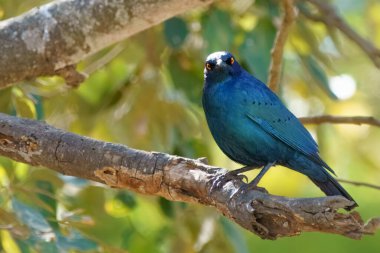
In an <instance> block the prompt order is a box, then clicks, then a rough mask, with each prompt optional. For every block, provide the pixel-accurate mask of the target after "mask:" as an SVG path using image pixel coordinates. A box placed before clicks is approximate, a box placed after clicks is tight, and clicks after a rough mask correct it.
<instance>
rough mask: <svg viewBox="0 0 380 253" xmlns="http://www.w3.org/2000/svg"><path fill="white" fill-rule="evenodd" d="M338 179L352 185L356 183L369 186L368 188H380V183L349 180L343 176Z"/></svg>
mask: <svg viewBox="0 0 380 253" xmlns="http://www.w3.org/2000/svg"><path fill="white" fill-rule="evenodd" d="M336 180H337V181H339V182H342V183H346V184H352V185H355V186H365V187H368V188H372V189H376V190H380V186H379V185H375V184H369V183H365V182H358V181H352V180H347V179H342V178H337V179H336Z"/></svg>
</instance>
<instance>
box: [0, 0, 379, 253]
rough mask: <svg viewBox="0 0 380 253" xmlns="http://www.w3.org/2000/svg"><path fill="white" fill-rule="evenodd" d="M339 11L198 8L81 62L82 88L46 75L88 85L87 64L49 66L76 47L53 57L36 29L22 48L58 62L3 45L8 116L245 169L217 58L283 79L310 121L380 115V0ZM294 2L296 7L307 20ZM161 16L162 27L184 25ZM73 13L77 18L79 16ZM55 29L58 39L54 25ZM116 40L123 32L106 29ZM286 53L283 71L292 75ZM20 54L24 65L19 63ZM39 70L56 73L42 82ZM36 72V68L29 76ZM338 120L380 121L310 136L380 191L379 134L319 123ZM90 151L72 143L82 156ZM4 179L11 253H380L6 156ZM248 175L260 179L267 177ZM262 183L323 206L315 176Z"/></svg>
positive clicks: (339, 167)
mask: <svg viewBox="0 0 380 253" xmlns="http://www.w3.org/2000/svg"><path fill="white" fill-rule="evenodd" d="M44 2H46V1H27V2H25V1H18V0H12V1H10V0H3V1H0V18H2V19H7V18H10V17H13V16H17V15H19V14H21V13H23V12H24V11H26V10H29V9H30V8H32V7H34V6H38V5H41V4H43V3H44ZM78 2H80V1H78ZM157 2H159V1H157ZM162 2H164V1H162ZM169 2H170V1H169ZM189 2H192V1H189ZM194 2H196V1H194ZM331 4H332V5H330V4H327V3H325V2H324V1H317V0H309V1H297V2H295V3H292V2H291V1H264V0H263V1H261V0H260V1H255V2H254V3H253V1H249V0H248V1H247V0H239V1H231V2H227V1H220V2H217V3H213V4H212V5H210V6H208V7H203V8H200V9H199V8H198V9H194V10H188V11H186V12H185V13H184V14H183V15H181V16H178V17H175V18H171V19H169V20H167V21H165V22H164V23H162V24H160V25H158V26H154V27H151V28H149V29H148V30H146V31H144V32H140V33H138V34H136V35H135V36H133V37H132V38H129V39H128V40H126V41H123V42H120V43H118V44H116V45H112V46H110V47H108V48H106V49H103V50H101V51H100V52H98V53H96V54H94V55H91V56H90V57H88V58H86V60H84V61H81V62H80V63H79V64H78V66H77V69H78V71H79V72H81V73H84V74H85V75H88V78H87V79H86V80H85V81H84V82H83V83H82V84H80V86H79V87H78V88H77V89H73V88H71V87H70V86H68V85H66V84H65V81H64V80H62V79H61V78H59V77H38V76H39V75H42V74H44V75H53V74H58V75H61V76H62V77H64V78H66V82H67V83H68V84H71V85H78V84H79V83H78V82H80V81H81V78H82V75H80V74H78V73H77V72H75V70H74V68H72V67H70V66H71V64H75V63H77V61H79V59H78V58H77V59H73V58H72V57H68V58H63V57H62V58H61V60H62V59H64V61H63V62H64V64H62V65H61V66H60V67H65V68H63V70H62V69H61V70H60V71H56V70H57V69H55V68H54V67H53V68H51V65H49V64H52V63H54V64H55V63H56V62H55V61H54V60H56V58H54V56H60V54H59V53H62V54H64V53H65V51H64V45H60V47H53V48H49V45H47V46H46V47H44V48H41V47H39V46H40V45H42V44H40V43H39V42H40V41H38V40H37V41H35V39H36V37H35V36H34V35H36V33H23V35H24V36H22V35H20V36H19V38H21V39H24V40H25V41H28V42H29V43H30V44H25V45H24V47H25V48H26V49H33V50H35V53H36V54H38V53H39V51H41V52H42V53H44V52H46V51H45V50H52V51H49V52H53V53H52V54H46V53H45V54H44V57H47V58H41V61H42V62H43V61H44V60H45V62H47V65H41V64H36V69H34V68H28V67H25V68H22V66H24V64H29V63H30V62H29V60H30V58H29V56H30V55H29V54H25V55H24V54H21V55H22V57H21V61H20V63H19V62H16V63H17V64H19V65H17V64H16V66H14V65H12V62H13V61H10V60H9V59H10V58H9V55H7V52H9V51H10V49H9V48H8V50H7V49H6V48H5V46H6V45H8V44H7V42H9V41H6V40H4V39H3V40H1V39H0V42H1V43H0V48H1V49H2V56H1V58H0V59H1V61H0V66H2V70H0V73H1V74H0V76H1V77H2V78H1V79H2V80H0V83H1V86H3V87H4V86H5V85H9V84H10V83H9V82H8V81H9V80H12V81H21V82H20V83H18V84H16V85H13V86H9V87H8V88H5V89H2V90H1V91H0V110H1V111H2V112H4V113H7V114H11V115H17V116H19V117H27V118H32V119H38V120H44V121H46V122H48V123H49V124H50V125H53V126H55V127H58V128H62V129H65V130H67V131H70V132H75V133H77V134H80V135H85V136H91V137H93V138H96V139H99V140H104V141H109V142H114V143H123V144H126V145H128V146H130V147H133V148H137V149H142V150H155V151H160V152H164V153H168V154H175V155H180V156H184V157H190V158H198V157H207V158H208V159H209V163H210V164H213V165H216V166H220V167H226V168H237V167H239V165H237V164H234V163H232V162H231V161H229V160H228V159H227V158H226V157H225V156H224V155H223V154H222V153H221V152H220V150H219V149H218V148H217V147H216V145H215V143H214V141H213V140H212V138H211V136H210V134H209V131H208V129H207V126H206V123H205V119H204V116H203V112H202V109H201V104H200V102H201V100H200V95H201V91H202V85H203V73H202V72H203V60H204V58H205V56H206V55H207V54H208V53H210V52H212V51H216V50H224V49H228V50H230V51H232V52H233V53H234V54H235V56H236V57H237V59H238V60H239V62H241V63H242V64H243V65H244V66H245V67H246V68H247V69H248V70H250V72H252V73H253V74H255V75H256V76H257V77H258V78H260V79H261V80H262V81H265V82H268V81H269V83H270V84H271V87H272V88H273V89H276V90H278V94H279V95H280V97H281V98H282V99H283V100H284V102H285V103H286V104H287V105H288V106H289V108H290V109H291V110H292V111H293V112H294V113H295V114H296V115H297V116H315V115H323V114H334V115H341V116H356V115H361V116H370V115H372V116H379V114H380V112H379V106H378V99H379V96H380V90H379V85H377V83H378V80H379V78H380V75H379V71H378V69H377V68H376V67H379V65H380V64H379V61H380V60H379V59H380V57H379V51H378V50H377V49H376V47H375V46H374V45H379V43H380V22H379V18H378V14H377V13H378V12H379V11H380V3H379V2H378V1H371V0H367V1H332V2H331ZM292 5H293V7H296V8H295V10H296V11H295V13H293V11H294V8H292ZM163 6H164V5H163ZM194 6H196V4H194ZM331 6H335V7H336V8H337V10H335V9H333V8H331ZM41 10H42V11H43V10H44V9H43V8H42V9H40V11H41ZM184 10H185V9H184ZM184 10H183V11H184ZM156 12H160V10H156ZM168 13H169V11H168ZM284 13H285V15H284ZM93 14H96V13H93ZM124 14H125V13H124ZM132 14H133V13H132ZM174 14H177V13H176V12H173V15H174ZM127 15H130V13H127ZM160 15H161V14H160ZM160 15H157V17H159V18H161V17H162V19H166V18H169V17H170V15H169V14H168V16H165V15H162V16H160ZM132 16H133V15H132ZM67 17H68V18H66V19H68V20H75V16H74V15H71V16H70V15H68V16H67ZM95 17H97V16H96V15H94V18H95ZM123 17H124V16H123ZM157 17H153V20H148V21H147V24H149V25H147V24H145V23H143V25H145V26H146V27H145V28H148V27H150V26H152V24H155V23H158V22H160V21H159V20H157V19H154V18H157ZM89 19H90V20H91V18H89ZM8 22H9V21H8ZM102 22H103V23H102ZM106 23H107V20H100V24H106ZM3 24H6V23H2V24H0V29H1V30H0V34H2V35H4V34H6V29H5V28H6V27H5V25H3ZM46 24H48V25H47V26H45V27H47V29H50V28H51V24H52V23H46ZM30 25H33V23H30V24H29V26H30ZM119 25H120V24H119ZM143 25H142V26H143ZM37 27H38V26H36V28H37ZM83 27H86V26H84V25H83ZM101 28H102V27H101V25H99V29H101ZM141 29H142V28H141ZM141 29H140V28H138V29H136V30H135V32H138V31H139V30H141ZM13 31H14V30H13ZM65 31H67V32H68V31H70V30H65ZM277 31H282V33H277ZM1 32H3V33H1ZM106 32H109V31H107V30H104V31H103V33H106ZM276 33H277V37H276ZM99 34H100V35H99ZM99 34H95V38H98V37H96V36H100V37H101V34H102V33H99ZM43 35H44V34H42V37H43ZM90 35H91V36H93V35H94V34H90ZM364 37H365V38H366V39H364ZM0 38H4V37H1V36H0ZM37 38H38V37H37ZM33 39H34V41H33ZM66 39H67V38H66ZM118 39H121V38H118ZM95 41H97V40H95ZM275 41H276V43H274V42H275ZM36 42H38V43H36ZM66 42H67V40H66ZM285 42H286V44H284V43H285ZM107 43H109V42H105V43H104V45H106V44H107ZM273 44H276V45H277V47H275V50H273V51H272V52H273V53H272V60H273V61H272V66H271V49H272V47H273ZM28 45H29V48H28ZM283 46H285V47H284V48H283ZM21 48H22V47H21V46H20V48H18V49H19V50H21ZM57 48H58V49H60V50H58V49H57ZM53 49H54V50H53ZM90 49H93V48H90ZM99 49H100V48H96V50H99ZM281 51H283V61H282V67H281V68H279V66H281V59H282V57H281V55H282V52H281ZM89 52H91V50H86V48H84V49H83V50H81V51H80V53H82V56H84V55H86V54H88V53H89ZM71 54H72V53H71ZM72 55H73V54H72ZM12 57H15V58H14V59H16V58H17V55H16V54H12ZM46 59H49V60H51V61H46ZM12 66H13V68H12ZM17 66H19V68H17ZM25 66H27V65H25ZM56 66H57V65H55V67H56ZM58 66H59V65H58ZM67 66H69V67H67ZM270 66H271V67H270ZM8 68H9V69H8ZM38 68H43V70H41V71H40V72H38V71H39V70H38ZM5 69H6V70H7V71H4V70H5ZM12 69H13V70H14V69H17V70H18V71H19V73H18V75H14V76H12V78H13V79H11V78H10V76H11V74H12ZM31 69H33V71H34V70H35V72H28V73H27V74H25V72H23V71H24V70H25V71H26V70H28V71H30V70H31ZM269 69H270V71H269ZM4 72H6V73H4ZM268 72H269V73H271V75H270V80H268ZM37 77H38V78H37ZM73 77H74V78H73ZM7 78H8V79H7ZM17 78H19V79H17ZM7 80H8V81H7ZM22 80H23V81H22ZM4 118H5V116H2V119H4ZM363 120H364V121H363ZM324 121H327V122H329V121H332V122H342V121H348V122H350V121H351V122H356V123H360V122H364V123H369V124H372V125H376V124H377V125H379V123H378V121H376V120H374V119H372V118H364V119H363V118H352V117H349V118H343V119H342V118H336V117H333V118H331V117H322V118H307V119H305V122H309V123H317V125H310V128H309V129H310V130H311V131H312V133H313V134H314V135H315V137H316V139H317V140H318V143H319V145H320V147H321V153H322V157H324V158H325V160H326V161H327V162H328V163H329V164H330V165H331V166H332V167H333V168H334V169H335V171H336V172H337V174H338V175H339V176H340V177H341V178H344V179H351V180H358V181H364V182H368V183H372V184H378V182H379V178H380V175H379V171H380V170H379V165H378V164H379V163H380V160H379V156H378V142H379V137H380V136H379V135H380V132H379V129H377V128H375V127H371V126H352V125H319V123H323V122H324ZM21 123H23V122H21ZM21 125H22V124H21ZM31 125H32V124H31ZM15 126H16V124H15ZM0 140H2V142H1V145H3V146H5V145H6V144H8V143H7V142H6V141H4V140H3V139H2V135H1V133H0ZM25 143H26V144H27V146H28V147H30V148H31V149H33V141H31V140H29V139H27V140H25ZM28 143H32V144H28ZM76 148H77V147H75V146H73V147H72V149H73V150H74V151H76ZM78 151H79V150H78ZM2 154H3V153H2ZM18 160H20V159H18ZM21 160H22V159H21ZM24 160H25V158H24ZM0 173H1V180H0V182H1V185H2V188H1V189H2V194H1V197H0V203H1V209H0V220H1V229H2V230H1V234H0V235H1V247H2V250H3V251H4V252H68V251H88V252H127V251H128V252H220V251H223V252H234V251H235V252H251V251H253V250H257V251H259V250H265V251H267V252H271V251H273V252H276V251H278V250H279V249H281V250H283V251H284V250H285V251H292V252H297V251H301V250H302V251H304V250H305V248H307V249H308V251H310V252H313V251H315V252H317V251H318V252H320V251H321V250H329V251H332V250H334V251H335V252H356V251H358V250H359V249H360V250H363V251H366V252H371V251H375V250H377V249H378V240H379V235H376V236H373V237H366V238H365V239H364V240H362V241H360V242H357V241H353V240H348V239H346V238H344V237H337V236H332V235H327V234H319V233H318V234H317V233H309V234H303V235H302V236H299V237H294V238H286V239H282V240H279V241H276V242H268V241H263V240H261V239H260V238H259V237H256V236H254V235H252V233H249V232H247V231H245V230H243V229H241V228H240V227H238V226H236V225H235V224H234V223H232V222H231V221H229V220H228V219H226V218H224V217H222V216H219V215H218V214H217V213H216V212H215V210H214V209H210V208H205V207H201V206H199V205H192V204H184V203H177V202H170V201H168V200H166V199H165V198H160V197H147V196H141V195H135V194H133V193H131V192H129V191H124V190H120V189H117V190H114V189H109V188H108V187H104V186H103V185H101V184H98V183H94V182H92V181H87V180H84V179H80V178H73V177H68V176H62V175H61V174H58V173H55V172H53V171H51V170H47V169H42V168H40V167H33V166H29V165H26V164H24V163H18V162H15V161H13V160H10V159H9V158H6V157H0ZM248 176H249V177H250V178H252V177H254V174H253V173H252V174H249V175H248ZM87 178H88V177H87ZM261 185H262V186H265V188H266V189H267V190H268V191H269V192H270V193H272V194H277V195H282V196H293V197H294V196H297V197H311V196H322V193H321V192H320V191H319V190H318V189H317V188H316V187H314V186H313V184H312V183H311V182H310V181H309V180H308V179H307V178H305V177H304V176H302V175H300V174H297V173H295V172H292V171H290V170H288V169H285V168H276V169H275V170H271V171H270V172H269V173H268V175H266V176H265V178H264V179H263V181H262V182H261ZM345 188H347V190H348V191H349V192H350V193H352V195H353V196H354V197H355V199H357V201H358V203H359V205H360V206H359V208H358V209H357V211H358V212H360V213H361V214H362V216H363V218H366V219H367V218H369V217H371V216H374V215H378V214H379V213H380V206H379V203H380V201H379V200H378V199H377V198H376V196H377V194H378V193H377V192H376V191H375V190H374V189H371V188H365V187H355V186H352V185H345Z"/></svg>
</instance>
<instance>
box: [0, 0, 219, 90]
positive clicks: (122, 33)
mask: <svg viewBox="0 0 380 253" xmlns="http://www.w3.org/2000/svg"><path fill="white" fill-rule="evenodd" d="M211 2H212V0H144V1H139V0H108V1H104V0H61V1H54V2H51V3H49V4H46V5H43V6H41V7H38V8H34V9H32V10H30V11H29V12H27V13H25V14H23V15H21V16H18V17H16V18H11V19H8V20H5V21H2V22H0V52H2V54H1V58H0V88H3V87H6V86H9V85H11V83H14V82H19V81H22V80H25V79H31V78H35V77H38V76H51V75H55V74H57V71H58V70H60V69H64V68H67V67H70V66H72V65H75V64H76V63H78V62H79V61H80V60H82V59H84V58H86V57H87V56H89V55H91V54H93V53H95V52H97V51H99V50H101V49H103V48H105V47H107V46H109V45H111V44H114V43H116V42H118V41H121V40H123V39H125V38H128V37H130V36H131V35H133V34H136V33H138V32H140V31H142V30H145V29H147V28H149V27H151V26H154V25H156V24H159V23H161V22H162V21H164V20H166V19H168V18H170V17H173V16H175V15H178V14H181V13H183V12H184V11H187V10H190V9H193V8H196V7H200V6H205V5H207V4H209V3H211ZM65 72H66V71H64V73H65ZM73 73H74V72H73V71H71V75H69V79H68V80H67V82H68V84H70V85H72V86H76V85H78V84H79V83H80V82H82V81H83V79H84V77H83V76H82V77H79V76H80V74H79V73H75V74H73ZM58 74H59V73H58ZM66 76H67V75H62V77H64V78H65V77H66ZM72 76H76V78H74V79H72V78H71V79H70V77H72Z"/></svg>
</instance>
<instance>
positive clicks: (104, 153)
mask: <svg viewBox="0 0 380 253" xmlns="http://www.w3.org/2000/svg"><path fill="white" fill-rule="evenodd" d="M0 155H3V156H6V157H9V158H11V159H13V160H16V161H20V162H24V163H27V164H31V165H35V166H44V167H47V168H49V169H53V170H55V171H57V172H60V173H62V174H66V175H71V176H76V177H80V178H86V179H90V180H94V181H97V182H101V183H104V184H107V185H109V186H111V187H116V188H125V189H129V190H131V191H134V192H138V193H142V194H148V195H156V196H162V197H164V198H167V199H169V200H172V201H183V202H190V203H200V204H203V205H208V206H214V207H215V208H216V209H217V210H218V211H219V212H221V213H222V214H223V215H225V216H226V217H228V218H230V219H231V220H233V221H235V222H236V223H237V224H239V225H240V226H242V227H244V228H246V229H248V230H250V231H252V232H253V233H255V234H257V235H258V236H260V237H261V238H263V239H276V238H278V237H284V236H294V235H298V234H300V233H301V232H308V231H319V232H325V233H334V234H340V235H343V236H346V237H349V238H353V239H359V238H361V237H362V235H364V234H372V233H374V232H375V231H376V230H377V229H378V228H379V227H380V219H379V218H377V219H372V220H371V221H369V222H368V223H367V225H366V224H364V223H363V221H362V220H361V218H360V215H359V214H358V213H356V212H351V213H339V212H337V210H338V209H341V208H344V207H347V206H350V205H351V204H352V203H351V202H350V201H349V200H347V199H345V198H343V197H340V196H334V197H323V198H307V199H306V198H298V199H297V198H285V197H280V196H274V195H270V194H268V193H266V192H263V191H258V190H248V191H245V192H242V191H240V190H239V188H240V187H241V186H242V185H243V184H244V182H242V181H241V180H240V179H238V178H237V179H236V180H233V181H230V182H227V183H226V184H224V185H223V186H222V187H220V188H216V189H213V190H211V186H212V184H213V182H214V181H215V180H216V179H217V178H218V177H219V176H220V175H223V174H224V173H225V172H226V170H224V169H221V168H216V167H212V166H208V165H206V164H204V163H203V162H204V160H201V159H198V160H193V159H188V158H184V157H178V156H172V155H168V154H164V153H159V152H146V151H141V150H136V149H132V148H129V147H127V146H124V145H119V144H112V143H107V142H102V141H98V140H94V139H90V138H87V137H83V136H79V135H76V134H73V133H69V132H65V131H63V130H60V129H57V128H54V127H52V126H49V125H47V124H45V123H43V122H39V121H34V120H28V119H20V118H17V117H13V116H8V115H5V114H0Z"/></svg>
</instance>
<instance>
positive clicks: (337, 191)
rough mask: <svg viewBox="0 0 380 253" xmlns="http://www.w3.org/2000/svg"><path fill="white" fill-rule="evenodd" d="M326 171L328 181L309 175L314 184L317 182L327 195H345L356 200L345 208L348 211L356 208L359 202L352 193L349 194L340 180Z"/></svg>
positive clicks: (351, 199)
mask: <svg viewBox="0 0 380 253" xmlns="http://www.w3.org/2000/svg"><path fill="white" fill-rule="evenodd" d="M325 173H326V176H327V180H326V181H319V180H316V179H313V178H311V177H309V178H310V179H311V181H313V183H314V184H316V185H317V186H318V187H319V188H320V189H321V190H322V191H323V192H324V193H325V194H326V195H327V196H336V195H341V196H343V197H345V198H346V199H348V200H350V201H352V202H354V204H353V205H351V206H349V207H346V208H345V209H346V210H347V211H349V210H351V209H353V208H355V207H357V206H358V204H357V203H356V201H355V200H354V199H353V198H352V197H351V195H350V194H348V192H347V191H346V190H345V189H344V188H343V187H342V186H341V185H340V184H339V183H338V181H336V180H335V179H334V178H333V177H332V176H331V175H330V174H329V173H328V172H327V171H325Z"/></svg>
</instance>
